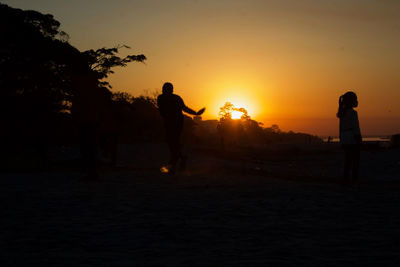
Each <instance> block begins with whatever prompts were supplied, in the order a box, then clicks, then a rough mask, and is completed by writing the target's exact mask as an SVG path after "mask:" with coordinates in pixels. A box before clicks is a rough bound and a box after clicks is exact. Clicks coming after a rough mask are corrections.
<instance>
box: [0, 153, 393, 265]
mask: <svg viewBox="0 0 400 267" xmlns="http://www.w3.org/2000/svg"><path fill="white" fill-rule="evenodd" d="M120 151H121V154H120V155H121V157H120V159H119V167H118V168H109V167H108V168H102V171H101V177H100V179H99V181H93V182H91V181H83V180H82V179H81V178H82V174H80V173H79V172H77V171H76V170H75V169H62V170H61V169H58V170H57V169H55V170H52V171H43V172H35V173H26V172H25V173H17V172H8V173H2V174H1V178H0V188H1V189H0V190H1V192H0V203H1V206H2V208H1V220H0V229H1V231H0V237H1V238H0V240H1V241H0V242H1V250H0V254H1V257H0V265H1V266H355V265H367V264H369V265H372V266H399V265H400V252H399V251H400V242H399V238H400V227H399V225H400V213H399V208H398V206H399V200H400V194H399V190H400V177H399V173H400V172H399V168H400V163H399V162H400V161H398V155H399V151H396V150H379V151H372V152H369V151H364V152H363V154H362V181H361V182H360V184H358V185H356V186H349V185H343V184H342V183H341V181H340V179H338V177H339V176H340V173H341V169H340V167H341V160H342V157H341V154H340V151H336V150H332V151H333V152H329V151H328V152H327V151H325V150H324V151H323V152H318V153H309V152H307V153H305V152H304V151H299V150H298V149H297V150H296V149H292V151H291V152H288V151H286V152H276V153H275V152H271V151H272V150H271V151H270V152H269V153H265V155H264V156H263V157H261V156H259V155H258V154H257V153H255V154H253V155H247V154H246V155H243V154H240V153H235V152H232V153H222V154H218V153H217V154H215V153H213V152H212V151H211V150H204V151H199V150H193V151H191V153H190V155H191V157H190V161H189V167H188V169H187V170H186V171H185V172H181V173H178V174H177V175H175V176H170V175H165V174H161V173H160V172H159V171H158V168H159V167H160V166H161V165H162V163H163V161H164V160H165V157H166V156H167V152H166V149H165V147H163V146H161V147H160V145H141V146H125V147H123V148H121V149H120ZM396 157H397V158H396Z"/></svg>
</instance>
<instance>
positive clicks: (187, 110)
mask: <svg viewBox="0 0 400 267" xmlns="http://www.w3.org/2000/svg"><path fill="white" fill-rule="evenodd" d="M180 102H181V103H180V104H181V108H182V110H183V111H184V112H186V113H188V114H190V115H201V114H202V113H203V112H204V110H199V111H194V110H193V109H191V108H189V107H187V106H186V105H185V103H184V102H183V100H182V98H180Z"/></svg>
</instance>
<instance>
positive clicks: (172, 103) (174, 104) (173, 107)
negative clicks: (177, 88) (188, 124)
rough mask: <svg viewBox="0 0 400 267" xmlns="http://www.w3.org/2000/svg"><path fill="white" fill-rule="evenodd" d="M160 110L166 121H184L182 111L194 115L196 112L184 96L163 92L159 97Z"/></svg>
mask: <svg viewBox="0 0 400 267" xmlns="http://www.w3.org/2000/svg"><path fill="white" fill-rule="evenodd" d="M157 105H158V110H159V111H160V114H161V116H162V117H163V118H164V121H165V122H166V123H174V122H176V123H179V122H182V121H183V114H182V111H184V112H187V113H189V114H192V115H196V112H195V111H193V110H192V109H190V108H188V107H187V106H186V105H185V103H184V102H183V100H182V98H181V97H180V96H178V95H175V94H161V95H159V96H158V97H157Z"/></svg>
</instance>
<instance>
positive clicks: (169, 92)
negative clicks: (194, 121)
mask: <svg viewBox="0 0 400 267" xmlns="http://www.w3.org/2000/svg"><path fill="white" fill-rule="evenodd" d="M173 90H174V86H173V85H172V83H169V82H166V83H164V85H163V87H162V94H161V95H159V96H158V97H157V105H158V110H159V111H160V114H161V116H162V117H163V120H164V126H165V134H166V140H167V143H168V147H169V151H170V161H169V167H168V173H170V174H174V173H175V171H176V164H177V163H178V160H179V159H181V160H182V164H183V165H185V160H186V158H184V157H183V156H182V152H181V143H180V137H181V133H182V130H183V114H182V111H184V112H186V113H188V114H191V115H201V114H203V112H204V110H205V108H202V109H201V110H199V111H197V112H196V111H194V110H192V109H190V108H188V107H187V106H186V105H185V104H184V102H183V100H182V98H181V97H180V96H178V95H175V94H173Z"/></svg>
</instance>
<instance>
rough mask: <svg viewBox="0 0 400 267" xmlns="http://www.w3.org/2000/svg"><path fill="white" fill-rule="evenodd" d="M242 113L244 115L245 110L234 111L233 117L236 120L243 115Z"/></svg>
mask: <svg viewBox="0 0 400 267" xmlns="http://www.w3.org/2000/svg"><path fill="white" fill-rule="evenodd" d="M242 115H243V112H240V111H237V110H234V111H232V119H235V120H237V119H240V118H241V117H242Z"/></svg>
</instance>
